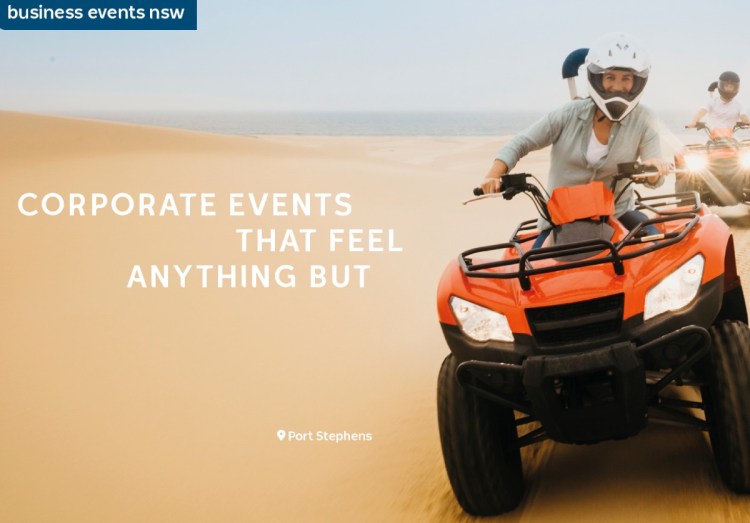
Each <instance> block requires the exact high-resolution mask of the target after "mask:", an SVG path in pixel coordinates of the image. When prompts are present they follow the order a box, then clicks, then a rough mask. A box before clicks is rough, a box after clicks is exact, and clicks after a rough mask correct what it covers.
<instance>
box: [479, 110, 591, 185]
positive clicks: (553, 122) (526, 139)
mask: <svg viewBox="0 0 750 523" xmlns="http://www.w3.org/2000/svg"><path fill="white" fill-rule="evenodd" d="M580 104H581V102H574V103H572V104H568V105H565V106H563V107H561V108H559V109H556V110H554V111H552V112H551V113H549V114H548V115H546V116H544V117H543V118H541V119H539V120H537V121H536V122H535V123H533V124H532V125H531V126H530V127H527V128H526V129H524V130H523V131H521V132H520V133H518V134H517V135H515V136H514V137H513V138H511V139H510V141H508V143H506V144H505V145H504V146H503V147H502V148H501V149H500V150H499V151H498V153H497V156H496V157H495V161H494V162H493V164H492V167H490V170H489V172H488V173H487V176H486V177H485V179H484V181H483V182H482V189H484V192H485V193H487V192H497V191H499V190H500V182H499V181H498V180H499V179H500V177H502V176H504V175H505V174H507V173H508V171H510V170H511V169H513V167H515V165H516V163H518V161H519V160H520V159H521V158H523V157H524V156H526V155H527V154H528V153H530V152H531V151H536V150H538V149H542V148H544V147H547V146H548V145H551V144H552V143H554V142H555V140H557V138H558V137H559V136H560V133H561V132H562V129H563V127H564V126H565V123H566V122H567V121H569V120H570V119H571V118H573V117H575V116H574V114H575V111H576V110H577V108H578V109H579V108H580V107H581V105H580ZM488 189H489V190H488Z"/></svg>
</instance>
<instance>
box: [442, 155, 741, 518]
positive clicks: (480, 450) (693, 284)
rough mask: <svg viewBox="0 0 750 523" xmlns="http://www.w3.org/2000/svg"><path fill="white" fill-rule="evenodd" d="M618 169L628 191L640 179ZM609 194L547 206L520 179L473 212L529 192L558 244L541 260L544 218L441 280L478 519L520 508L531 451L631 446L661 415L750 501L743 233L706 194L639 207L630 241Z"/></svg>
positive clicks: (458, 438) (445, 420)
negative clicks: (682, 429) (739, 237)
mask: <svg viewBox="0 0 750 523" xmlns="http://www.w3.org/2000/svg"><path fill="white" fill-rule="evenodd" d="M619 167H620V171H621V174H619V175H618V176H617V177H616V178H617V179H621V180H625V181H624V182H622V183H621V185H622V184H624V183H632V182H633V181H634V180H637V179H638V178H639V177H642V176H643V174H642V173H643V169H642V167H641V166H639V165H637V164H622V165H620V166H619ZM612 189H614V188H609V187H606V186H604V184H602V183H601V182H593V183H590V184H588V185H582V186H576V187H564V188H557V189H555V191H554V192H553V193H552V195H551V197H549V198H548V197H547V196H546V195H545V194H544V193H543V190H542V189H541V188H540V185H539V184H538V182H536V183H534V182H533V180H532V178H531V177H530V175H528V174H523V173H520V174H509V175H506V176H504V177H503V182H502V186H501V192H500V193H497V194H492V195H484V196H479V197H478V198H475V200H487V199H490V198H493V197H498V196H501V197H503V198H505V199H511V198H513V197H514V196H516V195H518V194H522V193H523V194H526V195H527V196H529V197H531V199H532V200H533V202H534V203H535V204H536V206H537V208H538V210H539V213H540V214H541V216H542V217H543V218H544V219H545V220H546V221H547V222H549V223H551V224H552V225H553V230H552V233H551V235H550V237H549V238H548V239H547V243H546V244H545V245H542V246H541V247H538V248H533V244H534V242H535V240H536V239H537V237H538V235H539V234H540V230H539V228H538V227H537V220H528V221H524V222H522V223H521V224H520V225H519V226H518V227H517V229H516V230H515V232H514V233H513V234H512V236H511V238H510V239H509V241H507V242H502V243H496V244H492V245H487V246H482V247H477V248H473V249H469V250H466V251H464V252H461V253H460V255H459V256H458V257H457V259H455V260H453V261H452V262H451V263H450V264H449V265H448V267H447V268H446V269H445V272H444V273H443V276H442V278H441V280H440V284H439V288H438V293H437V308H438V314H439V320H440V325H441V327H442V330H443V333H444V336H445V339H446V341H447V344H448V347H449V348H450V354H449V355H448V356H447V357H446V358H445V361H444V362H443V365H442V368H441V369H440V374H439V378H438V421H439V430H440V439H441V445H442V451H443V457H444V461H445V466H446V469H447V472H448V477H449V479H450V482H451V485H452V487H453V491H454V493H455V495H456V498H457V499H458V502H459V504H460V505H461V506H462V507H463V508H464V510H465V511H466V512H468V513H470V514H475V515H492V514H499V513H503V512H507V511H509V510H512V509H513V508H515V507H516V506H517V505H518V504H519V503H520V501H521V500H522V498H523V495H524V478H523V467H522V461H521V454H520V450H521V448H522V447H524V446H527V445H532V444H536V443H538V442H540V441H542V440H544V439H546V438H549V439H552V440H554V441H557V442H561V443H570V444H593V443H597V442H602V441H606V440H616V439H622V438H627V437H630V436H634V435H636V434H638V433H639V432H640V431H641V430H642V429H643V428H644V427H645V426H646V425H647V423H648V420H649V419H650V418H649V414H653V415H654V416H655V415H656V414H660V415H661V416H662V417H665V418H668V420H669V421H671V422H678V423H682V424H685V425H686V426H691V427H696V428H698V429H702V430H706V431H708V433H709V435H710V441H711V447H712V450H713V455H714V457H715V461H716V465H717V468H718V470H719V472H720V475H721V478H722V479H723V481H724V482H725V484H726V485H727V486H728V487H729V488H730V489H731V490H733V491H736V492H750V329H749V328H748V325H747V311H746V307H745V299H744V295H743V292H742V287H741V286H740V277H739V275H738V272H737V265H736V263H735V253H734V243H733V237H732V234H731V231H730V229H729V228H728V226H727V225H726V224H725V223H724V222H723V221H722V220H721V219H719V218H718V217H717V216H715V215H713V214H712V213H711V212H710V211H709V210H708V208H707V207H706V206H705V205H704V204H703V203H702V202H701V200H700V197H699V195H698V194H697V193H695V192H687V193H678V194H674V195H663V196H652V197H640V196H639V195H638V197H637V199H636V203H637V208H638V209H640V210H641V211H642V212H644V213H646V214H647V215H648V216H649V218H648V220H647V221H646V222H644V223H641V224H639V225H637V226H636V227H635V228H634V229H633V230H628V229H627V228H625V227H624V226H623V225H622V224H621V223H620V222H619V221H618V220H617V218H616V217H615V215H614V203H613V202H614V201H615V196H614V194H613V190H612ZM636 194H637V193H636ZM472 201H473V200H472ZM573 202H575V205H573V204H572V203H573ZM682 391H688V392H692V393H693V396H692V397H690V396H689V395H685V394H681V392H682ZM652 417H653V416H652Z"/></svg>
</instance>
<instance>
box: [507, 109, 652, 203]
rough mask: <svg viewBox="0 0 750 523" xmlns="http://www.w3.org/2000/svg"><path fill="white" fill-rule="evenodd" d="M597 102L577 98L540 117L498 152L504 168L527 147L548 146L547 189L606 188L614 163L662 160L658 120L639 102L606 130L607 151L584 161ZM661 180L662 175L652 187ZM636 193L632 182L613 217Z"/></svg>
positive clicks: (609, 185)
mask: <svg viewBox="0 0 750 523" xmlns="http://www.w3.org/2000/svg"><path fill="white" fill-rule="evenodd" d="M594 110H595V105H594V102H593V100H591V99H590V98H586V99H585V100H575V101H573V102H570V103H568V104H566V105H564V106H562V107H560V108H559V109H556V110H554V111H552V112H551V113H549V114H548V115H547V116H545V117H543V118H541V119H540V120H538V121H537V122H536V123H534V124H532V125H531V126H530V127H528V128H526V129H525V130H524V131H522V132H520V133H518V134H517V135H516V136H514V137H513V138H512V139H511V140H510V141H509V142H508V143H507V144H505V145H504V146H503V147H502V148H501V149H500V151H498V153H497V157H496V158H497V159H498V160H502V161H503V162H505V164H506V165H507V166H508V171H510V170H511V169H513V167H515V165H516V163H518V161H519V160H520V159H521V158H523V157H524V156H526V155H527V154H528V153H529V152H531V151H536V150H537V149H542V148H544V147H547V146H548V145H552V151H551V153H550V170H549V178H548V181H547V190H548V191H549V192H550V193H551V192H552V190H553V189H555V188H556V187H562V186H571V185H581V184H585V183H589V182H592V181H594V180H600V181H602V182H604V184H605V185H606V186H607V188H611V186H612V177H613V176H614V175H615V174H617V164H618V163H621V162H634V161H636V160H638V159H641V160H650V159H653V158H661V143H660V140H659V134H658V131H657V125H656V118H655V116H654V115H653V114H652V113H651V111H649V110H648V109H647V108H645V107H643V105H640V104H639V105H638V106H637V107H636V108H635V109H633V111H632V112H631V113H630V114H629V115H627V116H626V117H625V118H623V120H622V121H620V122H615V123H614V125H613V126H612V130H611V131H610V134H609V141H608V144H607V145H608V149H607V154H606V155H605V156H604V157H603V158H602V159H601V160H599V161H598V162H597V163H596V164H595V165H593V166H589V165H588V162H587V161H586V150H587V149H588V145H589V140H590V139H591V132H592V130H593V119H594ZM626 183H627V182H626V181H625V180H620V181H619V182H618V184H617V186H616V187H615V191H614V192H615V196H617V195H618V194H619V193H620V190H621V189H622V188H623V187H624V186H625V184H626ZM663 183H664V179H663V178H660V179H659V182H658V183H657V184H656V185H649V186H650V187H658V186H659V185H661V184H663ZM634 201H635V195H634V194H633V186H632V185H631V186H630V187H628V188H627V189H626V190H625V193H623V195H622V196H621V197H620V199H619V200H618V201H617V203H616V205H615V215H616V216H620V215H621V214H622V213H624V212H626V211H628V210H631V209H633V208H634V206H635V205H634Z"/></svg>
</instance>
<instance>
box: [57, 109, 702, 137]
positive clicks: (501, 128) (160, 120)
mask: <svg viewBox="0 0 750 523" xmlns="http://www.w3.org/2000/svg"><path fill="white" fill-rule="evenodd" d="M544 114H545V113H544V112H541V111H540V112H534V111H481V112H480V111H471V112H428V111H392V112H388V111H379V112H369V111H368V112H365V111H361V112H360V111H356V112H355V111H277V112H276V111H273V112H272V111H264V112H261V111H232V112H229V111H227V112H208V111H206V112H200V111H122V112H93V111H92V112H76V113H65V114H64V115H65V116H75V117H80V118H89V119H95V120H107V121H116V122H126V123H135V124H142V125H151V126H157V127H168V128H175V129H188V130H194V131H202V132H209V133H217V134H229V135H240V136H253V135H303V136H304V135H319V136H501V135H508V134H514V133H516V132H518V131H520V130H522V129H523V128H525V127H526V126H528V125H530V124H531V123H533V122H534V121H536V120H537V119H538V118H540V117H541V116H543V115H544ZM657 115H658V116H659V118H660V119H661V120H662V121H663V123H664V125H665V126H666V127H667V128H668V129H670V130H671V131H673V132H675V133H680V134H683V133H684V129H682V127H683V125H684V124H685V122H686V121H688V120H689V119H690V117H691V116H692V115H691V114H687V113H685V114H683V113H678V112H674V111H672V112H665V113H658V112H657ZM691 136H695V137H696V138H698V136H697V135H696V133H695V132H694V131H693V134H692V135H691Z"/></svg>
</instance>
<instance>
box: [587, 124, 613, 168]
mask: <svg viewBox="0 0 750 523" xmlns="http://www.w3.org/2000/svg"><path fill="white" fill-rule="evenodd" d="M608 149H609V145H604V144H603V143H601V142H600V141H599V139H598V138H597V137H596V133H594V130H593V129H591V138H589V146H588V148H587V149H586V161H587V162H588V164H589V167H594V166H595V165H596V164H598V163H599V160H601V159H602V158H604V157H605V156H606V155H607V150H608Z"/></svg>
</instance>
